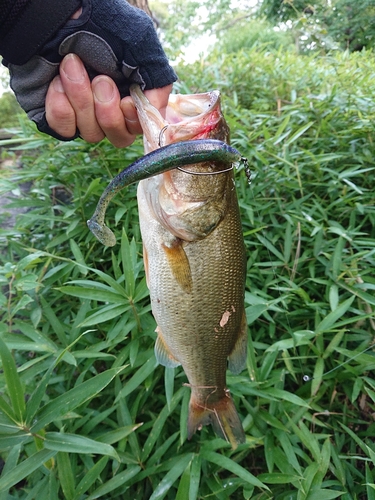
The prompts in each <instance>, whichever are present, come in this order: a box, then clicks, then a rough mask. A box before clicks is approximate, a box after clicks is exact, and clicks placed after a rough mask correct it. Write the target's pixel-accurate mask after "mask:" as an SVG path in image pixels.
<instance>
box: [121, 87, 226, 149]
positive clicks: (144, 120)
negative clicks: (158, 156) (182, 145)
mask: <svg viewBox="0 0 375 500" xmlns="http://www.w3.org/2000/svg"><path fill="white" fill-rule="evenodd" d="M131 95H132V98H133V100H134V103H135V105H136V107H137V110H138V117H139V120H140V122H141V125H142V129H143V133H144V138H143V142H144V148H145V152H146V153H148V152H150V151H152V150H154V149H158V148H159V147H161V146H165V145H167V144H173V143H175V142H181V141H186V140H193V139H208V138H210V137H213V131H215V129H216V128H217V126H218V124H219V122H220V120H221V119H222V115H221V112H220V92H219V91H218V90H212V91H209V92H203V93H197V94H186V95H181V94H170V96H169V100H168V106H167V108H166V118H163V116H162V115H161V114H160V112H159V111H158V110H157V109H156V108H155V107H154V106H153V105H152V104H151V103H150V102H149V101H148V99H147V97H146V96H145V95H144V94H141V93H140V89H137V88H134V87H133V88H131Z"/></svg>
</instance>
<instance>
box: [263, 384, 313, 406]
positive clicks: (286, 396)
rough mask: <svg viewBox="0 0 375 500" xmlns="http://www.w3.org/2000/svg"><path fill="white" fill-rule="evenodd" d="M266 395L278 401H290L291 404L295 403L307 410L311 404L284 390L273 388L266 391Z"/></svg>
mask: <svg viewBox="0 0 375 500" xmlns="http://www.w3.org/2000/svg"><path fill="white" fill-rule="evenodd" d="M264 393H266V394H268V395H270V396H272V397H275V398H278V399H283V400H285V401H289V402H290V403H293V404H295V405H297V406H303V407H305V408H309V407H310V406H309V404H308V403H306V401H304V400H303V399H302V398H300V397H299V396H296V394H292V393H291V392H288V391H284V390H282V389H274V388H273V387H270V388H269V389H264Z"/></svg>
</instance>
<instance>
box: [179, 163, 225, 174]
mask: <svg viewBox="0 0 375 500" xmlns="http://www.w3.org/2000/svg"><path fill="white" fill-rule="evenodd" d="M177 169H178V170H181V172H184V173H185V174H191V175H217V174H224V172H230V171H231V170H233V165H231V166H230V167H229V168H225V169H224V170H219V172H192V171H191V170H186V169H185V168H182V167H177Z"/></svg>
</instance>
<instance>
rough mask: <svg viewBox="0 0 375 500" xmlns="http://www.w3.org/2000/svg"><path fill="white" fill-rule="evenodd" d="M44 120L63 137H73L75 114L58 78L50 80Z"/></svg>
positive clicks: (75, 125)
mask: <svg viewBox="0 0 375 500" xmlns="http://www.w3.org/2000/svg"><path fill="white" fill-rule="evenodd" d="M46 120H47V123H48V125H49V126H50V127H51V128H52V129H53V130H54V131H55V132H57V133H58V134H60V135H61V136H63V137H67V138H68V137H73V136H74V134H75V133H76V128H77V124H76V114H75V111H74V109H73V108H72V106H71V104H70V102H69V99H68V97H67V96H66V94H65V91H64V87H63V86H62V83H61V79H60V77H59V76H56V77H55V78H54V79H53V80H52V82H51V84H50V86H49V88H48V91H47V95H46Z"/></svg>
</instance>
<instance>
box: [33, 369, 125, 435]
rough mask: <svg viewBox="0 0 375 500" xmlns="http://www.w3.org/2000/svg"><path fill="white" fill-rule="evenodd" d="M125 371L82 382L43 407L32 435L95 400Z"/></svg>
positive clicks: (100, 375)
mask: <svg viewBox="0 0 375 500" xmlns="http://www.w3.org/2000/svg"><path fill="white" fill-rule="evenodd" d="M123 369H124V367H121V368H111V369H109V370H107V371H105V372H103V373H100V374H99V375H96V376H95V377H93V378H91V379H89V380H87V381H85V382H82V383H81V384H79V385H78V386H76V387H74V388H73V389H70V390H69V391H67V392H65V393H64V394H62V395H61V396H58V397H57V398H55V399H53V400H52V401H50V402H49V403H47V404H46V405H45V406H43V408H41V409H40V411H39V412H37V414H36V416H35V423H34V425H33V426H32V427H31V429H30V431H31V432H32V433H37V432H38V431H40V430H41V429H43V428H44V427H45V426H46V425H48V424H50V423H51V422H53V420H56V419H58V418H61V417H63V416H64V415H66V414H67V413H68V412H70V411H72V410H74V409H76V408H77V407H78V406H80V405H81V404H82V403H84V402H85V401H88V400H89V399H91V398H93V397H94V396H96V395H97V394H98V393H99V392H100V391H102V390H103V389H104V387H106V386H107V385H108V384H109V383H110V382H111V381H112V380H113V379H114V378H115V377H116V375H118V374H119V373H120V372H121V371H122V370H123Z"/></svg>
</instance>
